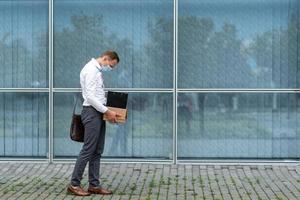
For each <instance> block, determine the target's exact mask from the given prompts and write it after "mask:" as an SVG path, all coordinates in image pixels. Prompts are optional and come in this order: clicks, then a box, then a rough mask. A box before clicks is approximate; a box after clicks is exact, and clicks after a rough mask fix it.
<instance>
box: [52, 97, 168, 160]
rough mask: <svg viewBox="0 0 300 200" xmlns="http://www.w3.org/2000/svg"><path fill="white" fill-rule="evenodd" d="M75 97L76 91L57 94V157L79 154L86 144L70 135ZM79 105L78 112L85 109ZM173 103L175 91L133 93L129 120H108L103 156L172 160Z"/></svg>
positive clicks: (55, 116)
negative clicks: (119, 122) (112, 122)
mask: <svg viewBox="0 0 300 200" xmlns="http://www.w3.org/2000/svg"><path fill="white" fill-rule="evenodd" d="M78 95H80V94H78ZM75 96H76V95H75V94H74V93H55V95H54V155H55V158H61V157H70V156H71V157H74V156H78V154H79V151H80V149H81V147H82V143H78V142H74V141H72V140H71V139H70V137H69V129H70V123H71V116H72V111H73V106H74V103H75ZM78 105H79V106H78V107H77V109H76V113H80V112H81V109H82V107H81V105H82V103H81V102H80V103H79V104H78ZM172 105H173V96H172V94H171V93H152V92H150V93H129V97H128V119H127V122H126V123H125V124H120V125H115V124H110V123H107V127H106V141H105V148H104V154H103V156H105V157H120V158H159V159H171V158H172V136H173V128H172V127H173V126H172V119H173V111H172Z"/></svg>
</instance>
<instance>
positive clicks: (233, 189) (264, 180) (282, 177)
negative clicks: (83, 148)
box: [0, 162, 300, 200]
mask: <svg viewBox="0 0 300 200" xmlns="http://www.w3.org/2000/svg"><path fill="white" fill-rule="evenodd" d="M73 167H74V164H73V163H72V164H60V163H59V164H44V163H13V162H2V163H0V199H1V200H4V199H5V200H6V199H18V200H21V199H30V200H31V199H38V200H41V199H55V200H59V199H124V200H128V199H134V200H136V199H143V200H150V199H151V200H154V199H169V200H175V199H178V200H183V199H192V200H196V199H197V200H198V199H214V200H217V199H226V200H227V199H243V200H247V199H248V200H250V199H251V200H252V199H275V200H276V199H277V200H280V199H289V200H292V199H295V200H296V199H300V166H298V165H295V164H293V165H292V164H287V165H251V166H239V165H234V166H231V165H215V166H214V165H154V164H102V165H101V182H102V185H103V186H104V187H106V188H109V189H111V190H113V191H114V194H113V195H112V196H101V195H94V194H93V195H91V196H89V197H76V196H74V195H70V194H67V192H66V188H67V186H68V184H69V182H70V177H71V173H72V170H73ZM87 169H88V167H86V171H85V173H84V176H83V180H82V185H83V187H84V188H85V189H86V188H87V187H88V181H87V177H88V176H87V172H88V171H87Z"/></svg>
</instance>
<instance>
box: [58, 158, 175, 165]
mask: <svg viewBox="0 0 300 200" xmlns="http://www.w3.org/2000/svg"><path fill="white" fill-rule="evenodd" d="M75 161H76V159H75V158H69V159H68V158H66V159H63V158H55V159H54V160H53V163H73V162H75ZM101 163H148V164H173V161H172V160H160V159H155V160H154V159H153V160H151V159H134V158H123V159H121V158H119V159H117V158H101Z"/></svg>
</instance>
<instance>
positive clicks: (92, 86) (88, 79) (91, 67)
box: [80, 58, 108, 113]
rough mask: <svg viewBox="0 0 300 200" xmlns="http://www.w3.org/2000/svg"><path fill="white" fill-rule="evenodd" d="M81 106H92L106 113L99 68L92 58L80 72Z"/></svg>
mask: <svg viewBox="0 0 300 200" xmlns="http://www.w3.org/2000/svg"><path fill="white" fill-rule="evenodd" d="M80 85H81V89H82V96H83V99H84V101H83V105H84V106H93V107H94V108H95V109H96V110H98V111H99V112H101V113H105V112H106V111H107V109H108V108H107V107H106V106H105V105H106V101H107V100H106V97H105V92H104V83H103V77H102V72H101V66H100V65H99V63H98V62H97V60H96V59H95V58H92V59H91V60H90V61H89V62H88V63H87V64H86V65H85V66H84V67H83V68H82V70H81V72H80Z"/></svg>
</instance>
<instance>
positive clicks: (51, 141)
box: [48, 0, 54, 163]
mask: <svg viewBox="0 0 300 200" xmlns="http://www.w3.org/2000/svg"><path fill="white" fill-rule="evenodd" d="M53 1H54V0H49V67H48V69H49V132H48V135H49V137H48V141H49V145H48V162H49V163H52V162H53V91H52V89H53Z"/></svg>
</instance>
